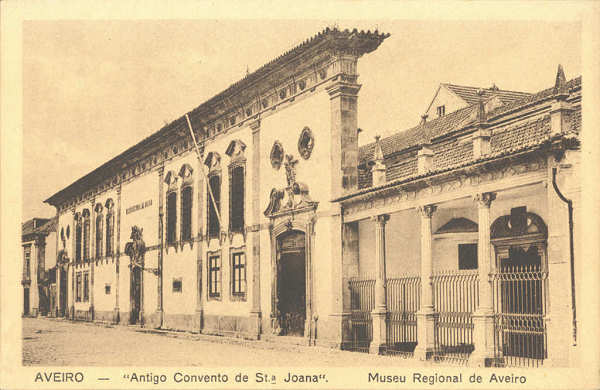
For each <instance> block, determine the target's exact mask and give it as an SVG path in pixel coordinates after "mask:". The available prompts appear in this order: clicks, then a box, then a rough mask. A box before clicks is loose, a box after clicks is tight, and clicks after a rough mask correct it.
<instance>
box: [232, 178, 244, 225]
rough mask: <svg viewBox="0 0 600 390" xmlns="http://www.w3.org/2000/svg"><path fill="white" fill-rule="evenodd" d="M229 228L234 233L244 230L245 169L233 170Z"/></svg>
mask: <svg viewBox="0 0 600 390" xmlns="http://www.w3.org/2000/svg"><path fill="white" fill-rule="evenodd" d="M230 188H231V192H230V195H229V196H230V197H229V199H230V208H229V209H230V213H229V226H230V230H231V231H232V232H242V231H243V230H244V167H243V166H236V167H234V168H233V169H231V186H230Z"/></svg>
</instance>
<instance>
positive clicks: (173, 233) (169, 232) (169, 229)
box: [165, 189, 177, 247]
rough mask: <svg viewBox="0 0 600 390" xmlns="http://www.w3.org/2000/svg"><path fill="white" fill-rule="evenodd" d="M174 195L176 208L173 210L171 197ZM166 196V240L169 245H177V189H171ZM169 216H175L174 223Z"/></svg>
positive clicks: (174, 206)
mask: <svg viewBox="0 0 600 390" xmlns="http://www.w3.org/2000/svg"><path fill="white" fill-rule="evenodd" d="M171 196H173V197H174V199H175V201H174V204H173V208H174V210H171V209H170V207H169V197H171ZM165 198H166V202H165V203H166V206H167V207H166V210H165V211H166V212H165V214H166V215H165V219H166V224H165V242H166V244H167V247H169V246H176V245H177V191H176V190H173V189H169V190H168V191H167V193H166V195H165ZM169 218H174V219H173V223H172V224H171V223H170V222H171V221H170V220H169Z"/></svg>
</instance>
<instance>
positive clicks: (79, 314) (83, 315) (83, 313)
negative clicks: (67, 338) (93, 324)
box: [73, 310, 92, 321]
mask: <svg viewBox="0 0 600 390" xmlns="http://www.w3.org/2000/svg"><path fill="white" fill-rule="evenodd" d="M73 319H74V320H75V321H92V312H91V311H89V310H75V313H74V318H73Z"/></svg>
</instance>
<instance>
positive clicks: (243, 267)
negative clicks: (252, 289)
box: [229, 247, 248, 301]
mask: <svg viewBox="0 0 600 390" xmlns="http://www.w3.org/2000/svg"><path fill="white" fill-rule="evenodd" d="M236 257H238V258H242V259H243V263H242V262H240V263H239V264H236V262H235V259H236ZM229 269H230V278H229V293H230V296H231V300H233V301H246V297H247V293H248V261H247V257H246V248H245V247H240V248H232V249H231V250H230V251H229ZM238 269H239V273H238V276H239V279H237V280H236V271H237V270H238ZM242 273H243V277H242ZM237 281H239V283H237V285H238V287H239V288H240V290H239V291H236V282H237Z"/></svg>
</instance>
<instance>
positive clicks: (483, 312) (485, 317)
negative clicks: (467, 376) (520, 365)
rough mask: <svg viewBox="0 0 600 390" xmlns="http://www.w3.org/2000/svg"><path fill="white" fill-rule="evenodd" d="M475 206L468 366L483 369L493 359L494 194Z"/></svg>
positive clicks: (478, 199) (482, 196)
mask: <svg viewBox="0 0 600 390" xmlns="http://www.w3.org/2000/svg"><path fill="white" fill-rule="evenodd" d="M474 199H475V202H476V203H477V206H478V226H479V228H478V229H479V230H478V232H479V233H478V240H477V263H478V269H479V307H478V308H477V310H476V311H475V312H474V313H473V326H474V327H473V344H474V346H475V350H474V351H473V352H472V353H471V356H469V365H473V366H479V367H484V366H486V365H489V363H490V360H491V359H492V358H493V357H494V301H493V293H492V281H491V275H490V274H491V272H492V270H493V268H494V267H493V258H492V244H491V242H490V225H491V222H490V205H491V204H492V202H493V201H494V199H496V194H495V193H494V192H484V193H481V194H477V195H475V197H474Z"/></svg>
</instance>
